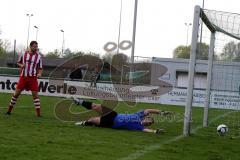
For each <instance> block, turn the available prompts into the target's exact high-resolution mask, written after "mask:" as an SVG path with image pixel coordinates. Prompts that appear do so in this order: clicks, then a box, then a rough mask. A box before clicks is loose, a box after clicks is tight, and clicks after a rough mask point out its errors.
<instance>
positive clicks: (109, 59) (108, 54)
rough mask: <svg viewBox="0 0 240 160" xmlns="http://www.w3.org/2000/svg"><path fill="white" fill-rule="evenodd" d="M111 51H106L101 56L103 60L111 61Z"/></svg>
mask: <svg viewBox="0 0 240 160" xmlns="http://www.w3.org/2000/svg"><path fill="white" fill-rule="evenodd" d="M113 55H114V54H113V53H110V52H107V53H105V54H104V55H103V56H102V59H103V61H104V62H108V63H110V64H111V63H112V58H113Z"/></svg>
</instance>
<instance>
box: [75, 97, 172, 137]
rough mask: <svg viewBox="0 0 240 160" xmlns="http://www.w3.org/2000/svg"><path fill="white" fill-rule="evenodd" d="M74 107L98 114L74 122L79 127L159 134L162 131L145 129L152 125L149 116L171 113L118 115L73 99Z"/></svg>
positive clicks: (154, 110)
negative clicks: (78, 106) (77, 106)
mask: <svg viewBox="0 0 240 160" xmlns="http://www.w3.org/2000/svg"><path fill="white" fill-rule="evenodd" d="M73 101H74V103H75V104H76V105H81V106H83V107H85V108H86V109H89V110H95V111H97V112H98V113H100V116H99V117H92V118H89V119H88V120H86V121H80V122H76V123H75V124H76V125H81V126H99V127H107V128H113V129H126V130H138V131H143V132H150V133H156V134H160V133H162V132H164V130H163V129H156V130H153V129H149V128H146V127H147V126H150V125H152V124H153V123H154V119H153V118H152V117H150V116H149V114H160V115H164V116H165V115H168V114H171V112H168V111H160V110H157V109H145V110H141V111H138V112H136V113H133V114H120V113H117V112H115V111H113V110H111V109H110V108H107V107H105V106H103V105H101V104H95V103H92V102H89V101H86V100H82V99H79V98H75V99H73Z"/></svg>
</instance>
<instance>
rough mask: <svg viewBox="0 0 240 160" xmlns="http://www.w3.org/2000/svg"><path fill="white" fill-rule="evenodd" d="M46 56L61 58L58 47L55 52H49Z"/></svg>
mask: <svg viewBox="0 0 240 160" xmlns="http://www.w3.org/2000/svg"><path fill="white" fill-rule="evenodd" d="M45 57H47V58H59V57H60V53H59V51H58V50H57V49H55V50H54V51H53V52H48V53H47V54H46V56H45Z"/></svg>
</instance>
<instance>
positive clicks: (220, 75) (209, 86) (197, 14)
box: [183, 6, 240, 136]
mask: <svg viewBox="0 0 240 160" xmlns="http://www.w3.org/2000/svg"><path fill="white" fill-rule="evenodd" d="M200 21H202V22H203V23H202V24H203V25H204V27H205V29H206V33H207V34H206V35H203V38H206V40H205V41H204V42H203V43H204V44H206V45H207V46H208V47H209V48H208V55H207V59H208V61H207V64H206V65H207V67H206V70H205V69H204V70H203V71H202V72H203V73H206V87H205V88H204V89H205V90H204V92H205V94H204V95H205V101H204V104H203V107H204V109H203V118H202V119H203V120H202V125H203V127H207V126H209V118H208V117H209V109H210V108H217V109H228V110H235V111H237V113H236V112H234V111H233V112H234V116H229V118H228V120H226V121H225V122H226V123H228V122H229V123H230V121H231V123H232V124H231V125H232V128H235V129H237V130H238V131H237V132H235V133H237V135H240V117H239V116H238V115H240V112H239V110H240V107H239V106H240V14H237V13H229V12H223V11H216V10H208V9H202V8H200V6H195V9H194V18H193V28H192V41H191V51H190V60H189V68H188V88H187V98H186V105H185V115H184V127H183V135H184V136H189V134H190V133H191V125H192V106H193V103H194V92H195V91H197V89H196V88H194V74H195V68H198V67H197V66H198V65H199V64H200V63H199V61H198V60H197V59H201V56H202V55H203V53H199V51H201V52H202V49H201V50H200V49H199V48H198V47H201V46H202V44H200V45H199V28H200V27H199V26H200ZM201 32H202V31H201ZM201 38H202V37H201ZM199 66H200V65H199ZM195 83H197V82H195ZM201 92H202V91H201ZM228 110H226V111H228ZM223 122H224V120H223ZM233 125H234V126H233ZM238 128H239V129H238Z"/></svg>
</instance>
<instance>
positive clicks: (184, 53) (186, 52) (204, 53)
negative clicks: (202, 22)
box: [173, 43, 209, 60]
mask: <svg viewBox="0 0 240 160" xmlns="http://www.w3.org/2000/svg"><path fill="white" fill-rule="evenodd" d="M199 47H201V48H199ZM199 49H200V51H201V52H200V53H199V52H198V51H199ZM190 51H191V46H183V45H180V46H178V47H177V48H175V49H174V51H173V58H184V59H189V58H190ZM208 52H209V45H207V44H206V43H202V44H201V45H200V43H198V49H197V59H202V60H207V59H208Z"/></svg>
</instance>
